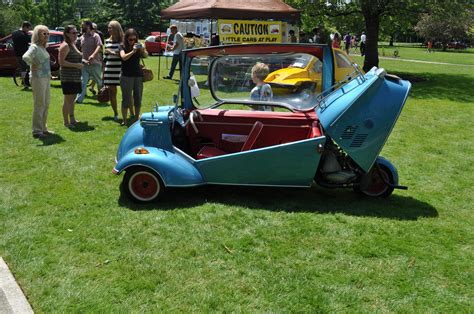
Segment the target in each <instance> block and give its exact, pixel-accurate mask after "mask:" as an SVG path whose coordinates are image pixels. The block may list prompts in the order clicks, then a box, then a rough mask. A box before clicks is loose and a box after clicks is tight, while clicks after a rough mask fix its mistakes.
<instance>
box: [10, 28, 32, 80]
mask: <svg viewBox="0 0 474 314" xmlns="http://www.w3.org/2000/svg"><path fill="white" fill-rule="evenodd" d="M30 30H31V23H30V22H28V21H24V22H23V23H22V24H21V29H19V30H16V31H14V32H13V34H12V40H13V50H14V51H15V56H16V59H17V61H18V65H19V66H20V69H21V77H22V78H23V83H24V87H25V88H28V87H30V75H29V73H28V72H29V71H30V67H29V66H28V64H26V62H25V61H23V58H22V57H23V55H24V54H25V52H26V51H27V50H28V48H29V46H30V42H31V38H30V35H29V34H28V32H29V31H30Z"/></svg>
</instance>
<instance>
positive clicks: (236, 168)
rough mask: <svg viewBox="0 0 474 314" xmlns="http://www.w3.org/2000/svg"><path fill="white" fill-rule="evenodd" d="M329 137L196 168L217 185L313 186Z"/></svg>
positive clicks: (211, 161) (204, 161) (216, 160)
mask: <svg viewBox="0 0 474 314" xmlns="http://www.w3.org/2000/svg"><path fill="white" fill-rule="evenodd" d="M325 141H326V137H324V136H321V137H318V138H312V139H308V140H303V141H298V142H293V143H286V144H282V145H277V146H270V147H265V148H260V149H255V150H250V151H245V152H239V153H235V154H229V155H224V156H217V157H212V158H206V159H201V160H198V161H197V162H196V167H197V168H198V169H199V171H200V172H201V173H202V175H203V177H204V181H205V182H208V183H214V184H236V185H238V184H240V185H266V186H310V185H311V183H312V182H313V177H314V175H315V174H316V168H317V165H318V163H319V159H320V157H321V155H320V154H318V153H317V147H318V145H324V143H325Z"/></svg>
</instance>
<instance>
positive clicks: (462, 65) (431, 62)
mask: <svg viewBox="0 0 474 314" xmlns="http://www.w3.org/2000/svg"><path fill="white" fill-rule="evenodd" d="M350 55H351V56H360V55H359V54H353V53H351V54H350ZM379 59H383V60H392V61H404V62H417V63H428V64H439V65H454V66H460V67H474V64H459V63H448V62H436V61H424V60H414V59H403V58H394V57H382V56H379Z"/></svg>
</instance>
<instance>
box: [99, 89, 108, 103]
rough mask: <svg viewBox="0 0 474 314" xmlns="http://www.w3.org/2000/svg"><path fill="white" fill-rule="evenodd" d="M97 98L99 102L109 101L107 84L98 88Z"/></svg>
mask: <svg viewBox="0 0 474 314" xmlns="http://www.w3.org/2000/svg"><path fill="white" fill-rule="evenodd" d="M97 100H98V101H99V102H100V103H106V102H109V101H110V96H109V87H108V86H104V87H102V88H101V89H100V90H99V92H98V93H97Z"/></svg>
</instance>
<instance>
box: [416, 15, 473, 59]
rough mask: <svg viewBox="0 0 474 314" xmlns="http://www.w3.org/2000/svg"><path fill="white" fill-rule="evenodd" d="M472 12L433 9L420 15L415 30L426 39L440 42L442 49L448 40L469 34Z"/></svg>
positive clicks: (445, 46) (471, 25) (465, 36)
mask: <svg viewBox="0 0 474 314" xmlns="http://www.w3.org/2000/svg"><path fill="white" fill-rule="evenodd" d="M473 12H474V11H472V10H465V11H460V12H453V11H451V12H449V11H443V12H441V11H438V10H434V11H432V12H431V13H427V14H423V15H422V16H421V18H420V20H419V22H418V23H417V24H416V27H415V30H416V31H417V32H418V33H419V34H420V35H421V36H422V37H424V38H425V39H426V40H433V41H439V42H441V44H442V46H443V50H446V48H447V43H448V42H449V41H451V40H453V39H464V38H467V37H468V36H469V30H470V28H472V27H473V22H474V21H473V16H474V15H473Z"/></svg>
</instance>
